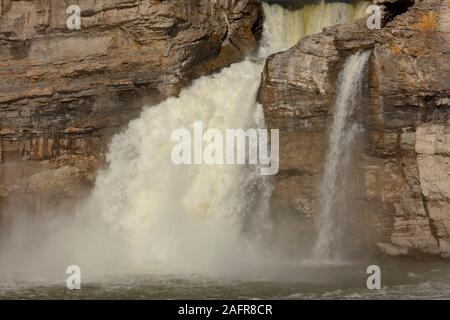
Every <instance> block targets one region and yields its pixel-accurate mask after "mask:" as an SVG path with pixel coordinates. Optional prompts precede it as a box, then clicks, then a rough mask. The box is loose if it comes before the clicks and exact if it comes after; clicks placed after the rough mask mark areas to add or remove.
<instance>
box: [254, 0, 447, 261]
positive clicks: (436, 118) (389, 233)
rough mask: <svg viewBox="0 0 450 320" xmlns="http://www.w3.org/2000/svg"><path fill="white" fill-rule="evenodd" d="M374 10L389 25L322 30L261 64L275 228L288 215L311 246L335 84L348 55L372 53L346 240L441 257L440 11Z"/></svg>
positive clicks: (443, 125)
mask: <svg viewBox="0 0 450 320" xmlns="http://www.w3.org/2000/svg"><path fill="white" fill-rule="evenodd" d="M385 2H389V3H385ZM383 5H385V6H386V8H387V9H386V8H385V9H386V10H392V11H391V12H386V13H387V14H386V15H385V16H386V17H391V18H392V17H394V16H395V18H393V20H392V21H390V22H388V23H387V24H386V25H385V26H384V27H383V28H382V29H381V30H373V31H372V30H368V29H367V27H366V21H363V20H361V21H358V22H356V23H352V24H347V25H341V26H336V27H331V28H327V29H325V30H324V31H323V32H322V33H321V34H318V35H313V36H310V37H308V38H305V39H303V40H301V41H300V42H299V43H298V44H297V45H296V46H295V47H294V48H292V49H290V50H288V51H285V52H282V53H279V54H275V55H273V56H272V57H270V58H269V59H268V61H267V64H266V67H265V71H264V74H263V82H262V85H261V89H260V93H259V100H260V102H261V103H262V104H263V106H264V110H265V112H266V118H267V121H268V124H269V126H270V127H272V128H280V129H281V138H280V139H281V154H280V160H281V174H280V175H279V176H278V177H277V182H276V188H275V193H274V198H273V207H274V211H275V212H276V213H277V216H279V217H280V219H279V220H280V221H283V220H284V219H285V218H286V217H290V222H289V223H287V224H285V227H286V226H288V227H289V228H290V229H291V232H292V234H294V233H297V234H299V235H300V236H301V237H303V238H305V239H310V240H311V241H310V242H313V241H314V223H313V220H314V219H313V218H314V215H315V214H316V213H317V212H318V210H319V205H318V203H317V186H318V184H319V181H320V179H321V171H322V169H323V166H324V161H325V160H324V158H325V154H326V145H327V127H328V124H329V121H330V115H331V113H332V106H333V104H334V100H335V96H336V92H335V90H336V83H337V77H338V74H339V71H340V70H341V69H342V66H343V63H344V62H345V59H346V58H347V57H348V56H349V55H350V54H352V53H354V52H355V51H357V50H372V51H373V54H372V56H371V59H370V66H369V77H368V87H367V92H366V97H367V99H366V101H364V102H363V104H362V106H361V108H360V112H359V113H360V114H359V119H360V121H361V123H363V124H364V126H365V129H366V130H365V134H364V139H363V143H362V144H361V146H359V148H358V146H356V150H357V158H358V159H357V161H355V172H354V175H353V176H352V179H353V181H354V183H353V184H352V185H350V186H349V190H350V191H351V194H352V195H353V197H352V207H351V209H350V208H349V221H352V223H355V225H356V227H355V228H354V229H353V230H354V232H355V233H354V234H350V236H351V237H353V238H358V239H363V240H366V241H365V245H369V246H373V245H374V244H375V245H376V246H375V247H376V248H378V249H381V251H382V252H384V253H387V254H389V255H417V256H423V255H440V256H442V257H448V256H449V255H450V252H449V249H450V242H449V240H450V238H449V234H450V223H449V219H450V207H449V201H450V175H449V173H450V167H449V162H450V158H449V155H450V153H449V152H448V149H449V148H450V140H449V139H448V132H449V128H450V122H449V105H450V99H449V98H450V92H449V91H450V88H449V83H450V41H449V40H450V39H449V37H450V4H449V1H437V0H428V1H416V4H415V5H412V2H411V1H384V2H383ZM408 6H410V7H408ZM284 231H286V230H284Z"/></svg>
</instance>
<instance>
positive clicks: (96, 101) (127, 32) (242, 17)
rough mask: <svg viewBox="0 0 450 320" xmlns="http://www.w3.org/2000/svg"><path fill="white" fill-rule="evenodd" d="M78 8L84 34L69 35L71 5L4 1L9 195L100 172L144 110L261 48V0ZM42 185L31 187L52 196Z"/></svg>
mask: <svg viewBox="0 0 450 320" xmlns="http://www.w3.org/2000/svg"><path fill="white" fill-rule="evenodd" d="M79 3H80V7H81V29H80V30H69V28H68V27H67V24H66V21H67V19H68V15H67V13H66V10H67V8H68V7H69V5H71V4H73V3H72V2H71V1H68V0H35V1H16V0H1V1H0V184H2V185H3V187H2V190H3V189H5V190H9V191H5V192H13V191H14V192H15V191H17V190H22V191H24V190H25V189H26V187H25V186H24V185H26V184H27V183H28V182H27V181H28V178H29V177H30V176H32V175H33V174H34V173H36V172H40V171H41V170H47V169H48V168H60V167H61V166H75V167H78V168H79V169H81V170H82V171H83V172H88V174H91V173H92V170H91V169H92V167H97V166H98V165H99V164H100V163H101V162H102V158H103V154H104V152H105V147H106V145H107V142H108V140H109V138H110V137H111V135H112V134H114V133H116V132H117V131H118V130H119V129H120V128H121V127H122V126H123V125H125V124H127V123H128V122H129V120H130V119H132V118H135V117H137V116H138V115H139V113H140V111H141V109H142V107H143V106H144V105H145V104H148V105H153V104H156V103H158V102H160V101H161V100H164V99H165V98H167V97H168V96H174V95H177V94H178V93H179V92H180V90H181V89H182V88H183V87H185V86H186V85H187V84H188V83H189V82H190V81H191V80H192V79H194V78H197V77H199V76H201V75H204V74H209V73H212V72H215V71H217V70H219V69H221V68H223V67H225V66H227V65H229V64H231V63H233V62H237V61H240V60H242V59H243V58H244V57H245V56H246V55H247V54H248V53H249V52H251V51H252V50H254V49H255V48H256V47H257V43H258V40H259V37H260V33H261V24H262V20H263V16H262V9H261V6H260V4H259V3H258V2H257V1H255V0H241V1H232V2H222V3H224V4H222V3H220V2H217V1H209V0H189V1H178V0H171V1H160V0H150V1H149V0H145V1H144V0H114V1H113V0H104V1H88V0H85V1H80V2H79ZM47 161H49V163H47ZM24 166H26V168H24ZM86 166H87V167H86ZM86 168H88V169H86ZM88 180H89V179H88ZM34 186H35V187H33V188H31V189H28V190H31V191H33V192H35V191H37V190H41V191H42V192H44V193H45V190H44V189H42V188H36V183H34ZM5 192H3V191H2V192H1V195H0V196H1V198H0V204H1V203H2V202H4V201H2V200H1V199H3V198H5V197H3V195H4V193H5ZM59 196H60V195H58V197H59ZM47 198H49V196H47Z"/></svg>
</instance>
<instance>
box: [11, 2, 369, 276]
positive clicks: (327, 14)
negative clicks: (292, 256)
mask: <svg viewBox="0 0 450 320" xmlns="http://www.w3.org/2000/svg"><path fill="white" fill-rule="evenodd" d="M263 7H264V12H265V25H264V39H263V45H262V46H261V49H260V51H259V56H258V59H252V60H251V61H250V60H247V61H243V62H241V63H237V64H234V65H232V66H230V67H228V68H225V69H224V70H222V71H221V72H220V73H218V74H215V75H211V76H207V77H202V78H201V79H198V80H196V81H195V82H194V83H193V84H192V85H191V86H190V87H188V88H186V89H184V90H183V91H182V92H181V94H180V96H179V97H177V98H169V99H168V100H166V101H165V102H163V103H161V104H159V105H157V106H153V107H146V108H145V109H144V110H143V112H142V114H141V115H140V117H139V118H138V119H136V120H134V121H132V122H131V123H130V124H129V126H128V128H127V129H126V130H125V131H124V132H122V133H120V134H118V135H117V136H116V137H115V138H114V139H113V140H112V142H111V144H110V147H109V153H108V155H107V160H108V168H107V169H105V170H104V171H102V172H100V173H99V175H98V177H97V181H96V185H95V189H94V191H93V193H92V196H91V197H90V198H89V199H88V200H87V201H86V203H85V204H83V205H81V206H80V208H78V209H77V212H78V213H77V217H78V219H77V221H76V223H74V226H73V227H68V228H65V229H64V228H62V227H61V226H60V225H59V224H58V225H57V228H58V231H54V229H49V228H50V227H46V228H45V232H46V233H50V232H51V233H52V237H50V239H48V240H47V244H48V245H47V246H46V247H45V248H39V254H37V255H36V256H34V258H32V259H34V263H35V265H36V264H37V261H43V262H45V263H47V262H49V261H50V260H49V261H47V260H48V259H49V257H51V261H53V260H57V259H58V258H60V260H61V263H60V265H61V266H63V265H65V266H67V265H68V264H73V263H78V261H82V262H79V263H85V261H86V263H87V264H88V263H92V262H93V261H97V260H98V259H100V256H105V259H106V260H107V262H109V261H115V262H114V263H116V262H117V260H119V261H122V262H123V261H133V262H135V263H136V264H138V265H147V264H148V263H151V262H157V263H159V264H163V265H165V266H167V265H170V266H173V267H174V268H179V269H180V270H182V271H186V270H195V269H198V268H202V269H208V270H210V269H211V268H212V267H214V266H221V267H223V268H224V269H228V268H230V267H231V266H232V264H233V262H235V261H237V260H239V259H240V257H247V258H248V257H252V255H254V254H255V252H257V251H258V250H257V249H258V247H259V246H261V244H263V243H264V241H263V240H264V239H262V237H263V236H264V235H267V234H270V229H271V220H270V216H269V212H268V204H269V199H270V195H271V185H270V183H269V182H268V181H267V180H266V178H264V177H262V176H261V175H260V173H259V168H258V167H257V166H218V165H217V166H206V165H203V166H199V165H192V166H176V165H174V164H173V163H172V162H171V156H170V155H171V149H172V147H173V143H172V142H171V133H172V131H173V130H175V129H178V128H187V129H190V130H191V129H192V126H193V124H194V122H195V121H203V124H204V125H205V126H207V127H209V128H218V129H221V130H225V129H226V128H232V129H234V128H236V129H238V128H239V129H247V128H261V127H263V126H264V115H263V112H262V108H261V106H259V105H258V104H257V102H256V95H257V90H258V88H259V85H260V77H261V72H262V69H263V67H264V61H265V58H266V57H267V56H268V55H269V54H272V53H275V52H277V51H280V50H284V49H287V48H289V47H291V46H293V45H295V44H296V43H297V41H298V40H299V39H300V38H302V37H304V36H307V35H309V34H312V33H316V32H320V31H321V30H322V28H323V27H325V26H330V25H333V24H336V23H340V22H345V21H347V20H351V19H354V18H357V17H360V16H362V15H363V14H364V9H365V4H360V5H358V6H356V7H355V6H353V5H351V4H348V3H324V2H320V3H319V4H316V5H313V4H308V5H306V6H304V7H303V8H300V9H297V10H292V11H290V10H287V9H284V8H282V7H281V6H279V5H268V4H263ZM364 57H366V55H363V56H358V57H357V58H354V59H356V61H355V62H353V60H352V61H351V63H349V64H348V66H347V67H346V70H347V69H349V68H351V70H349V71H354V69H355V68H356V69H358V70H359V69H360V68H361V65H362V62H361V60H363V59H365V58H364ZM255 60H256V61H255ZM355 63H356V64H357V66H355ZM352 84H353V82H351V83H347V79H345V81H344V82H343V83H342V84H341V87H342V86H345V87H344V88H343V89H342V90H341V91H343V92H344V94H341V95H340V98H339V99H341V100H342V104H343V105H345V103H346V100H347V99H349V97H351V96H349V95H348V92H350V91H351V88H350V87H349V86H350V85H352ZM299 99H301V97H299ZM340 105H341V103H338V106H340ZM341 112H344V113H346V114H347V113H348V111H345V110H344V111H340V110H338V117H339V119H340V117H341V115H340V113H341ZM346 114H344V115H342V116H343V117H344V118H345V117H346V116H347V115H346ZM344 120H345V119H344ZM338 121H341V120H338ZM340 125H341V124H338V126H340ZM341 130H342V128H341V127H338V128H337V129H336V131H338V132H337V133H338V134H340V133H341V132H340V131H341ZM346 139H347V138H346V137H345V138H344V140H346ZM338 143H340V144H342V143H343V142H340V141H338ZM332 145H334V142H333V143H332ZM339 146H340V145H339ZM335 153H337V157H340V156H341V155H340V153H339V150H335V151H332V156H331V157H335V155H334V154H335ZM336 166H337V164H332V165H330V168H329V170H328V171H330V172H329V173H328V175H330V177H329V178H328V179H331V180H335V179H336V177H334V176H333V174H334V173H333V172H334V170H335V169H337V168H336ZM333 192H334V190H331V191H330V193H333ZM333 201H334V200H333ZM329 205H330V206H332V202H331V203H330V204H329ZM328 210H330V209H327V208H325V211H328ZM52 227H55V225H54V224H53V225H52ZM328 227H331V225H330V226H328V224H327V225H326V227H325V228H324V230H325V229H326V228H328ZM55 228H56V227H55ZM49 230H51V231H49ZM80 230H82V231H80ZM23 234H27V232H24V233H23ZM23 234H22V235H23ZM17 237H18V236H16V237H15V239H16V240H17ZM41 238H42V237H40V239H41ZM42 241H43V240H42V239H41V242H42ZM322 242H323V241H322ZM31 247H32V246H31ZM320 247H322V245H321V246H320ZM12 251H14V250H12ZM19 251H20V250H19ZM9 253H10V254H9V255H8V257H9V262H10V263H11V266H12V268H14V266H15V265H14V263H13V262H12V261H13V258H12V256H13V254H11V252H9ZM115 256H119V257H120V258H119V259H115V258H116V257H115ZM32 257H33V256H32ZM4 261H6V260H4ZM108 268H110V267H108ZM57 270H60V269H57ZM109 270H110V269H109Z"/></svg>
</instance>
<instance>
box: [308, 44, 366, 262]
mask: <svg viewBox="0 0 450 320" xmlns="http://www.w3.org/2000/svg"><path fill="white" fill-rule="evenodd" d="M369 55H370V52H358V53H356V54H354V55H352V56H350V57H349V58H348V59H347V61H346V63H345V66H344V69H343V70H342V71H341V73H340V75H339V81H338V90H337V97H336V102H335V106H334V116H333V123H332V125H331V129H330V130H329V138H328V152H327V156H326V162H325V171H324V176H323V180H322V183H321V186H320V203H321V212H320V214H319V218H318V240H317V243H316V247H315V252H314V253H315V256H316V258H317V259H319V260H322V261H327V260H332V261H336V260H340V259H341V255H340V254H341V252H340V250H341V249H342V248H341V240H342V228H343V224H344V223H345V221H346V217H345V215H346V213H347V212H346V210H347V209H348V204H347V203H346V200H345V198H346V190H347V189H348V185H346V181H345V178H346V175H347V173H348V170H349V169H350V168H349V165H350V163H349V162H350V161H349V160H350V158H351V155H352V151H353V147H354V144H355V137H356V135H357V133H358V131H359V129H358V124H357V123H356V122H355V121H354V119H353V116H354V113H355V111H356V109H357V107H358V103H359V102H360V97H361V93H362V91H363V84H364V71H365V69H366V65H367V61H368V58H369Z"/></svg>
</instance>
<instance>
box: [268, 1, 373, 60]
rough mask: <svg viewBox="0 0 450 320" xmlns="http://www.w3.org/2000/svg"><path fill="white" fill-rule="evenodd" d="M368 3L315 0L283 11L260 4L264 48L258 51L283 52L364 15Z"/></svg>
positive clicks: (279, 8)
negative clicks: (309, 37) (307, 38)
mask: <svg viewBox="0 0 450 320" xmlns="http://www.w3.org/2000/svg"><path fill="white" fill-rule="evenodd" d="M369 4H370V3H369V2H367V1H356V2H355V3H354V4H352V3H345V2H325V1H323V0H322V1H316V2H315V3H314V2H313V3H307V4H305V5H303V6H302V7H301V8H299V9H296V10H287V9H285V8H283V7H282V6H280V5H276V4H275V5H269V4H266V3H263V7H264V12H265V23H264V40H263V41H265V43H264V46H263V47H262V48H261V51H262V52H263V53H264V54H265V55H268V54H271V53H274V52H278V51H283V50H287V49H289V48H291V47H293V46H295V45H296V44H297V42H298V41H299V40H300V39H301V38H303V37H306V36H308V35H311V34H316V33H320V32H322V29H323V28H325V27H329V26H333V25H336V24H341V23H345V22H349V21H353V20H355V19H359V18H362V17H364V16H365V15H366V8H367V7H368V5H369Z"/></svg>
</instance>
